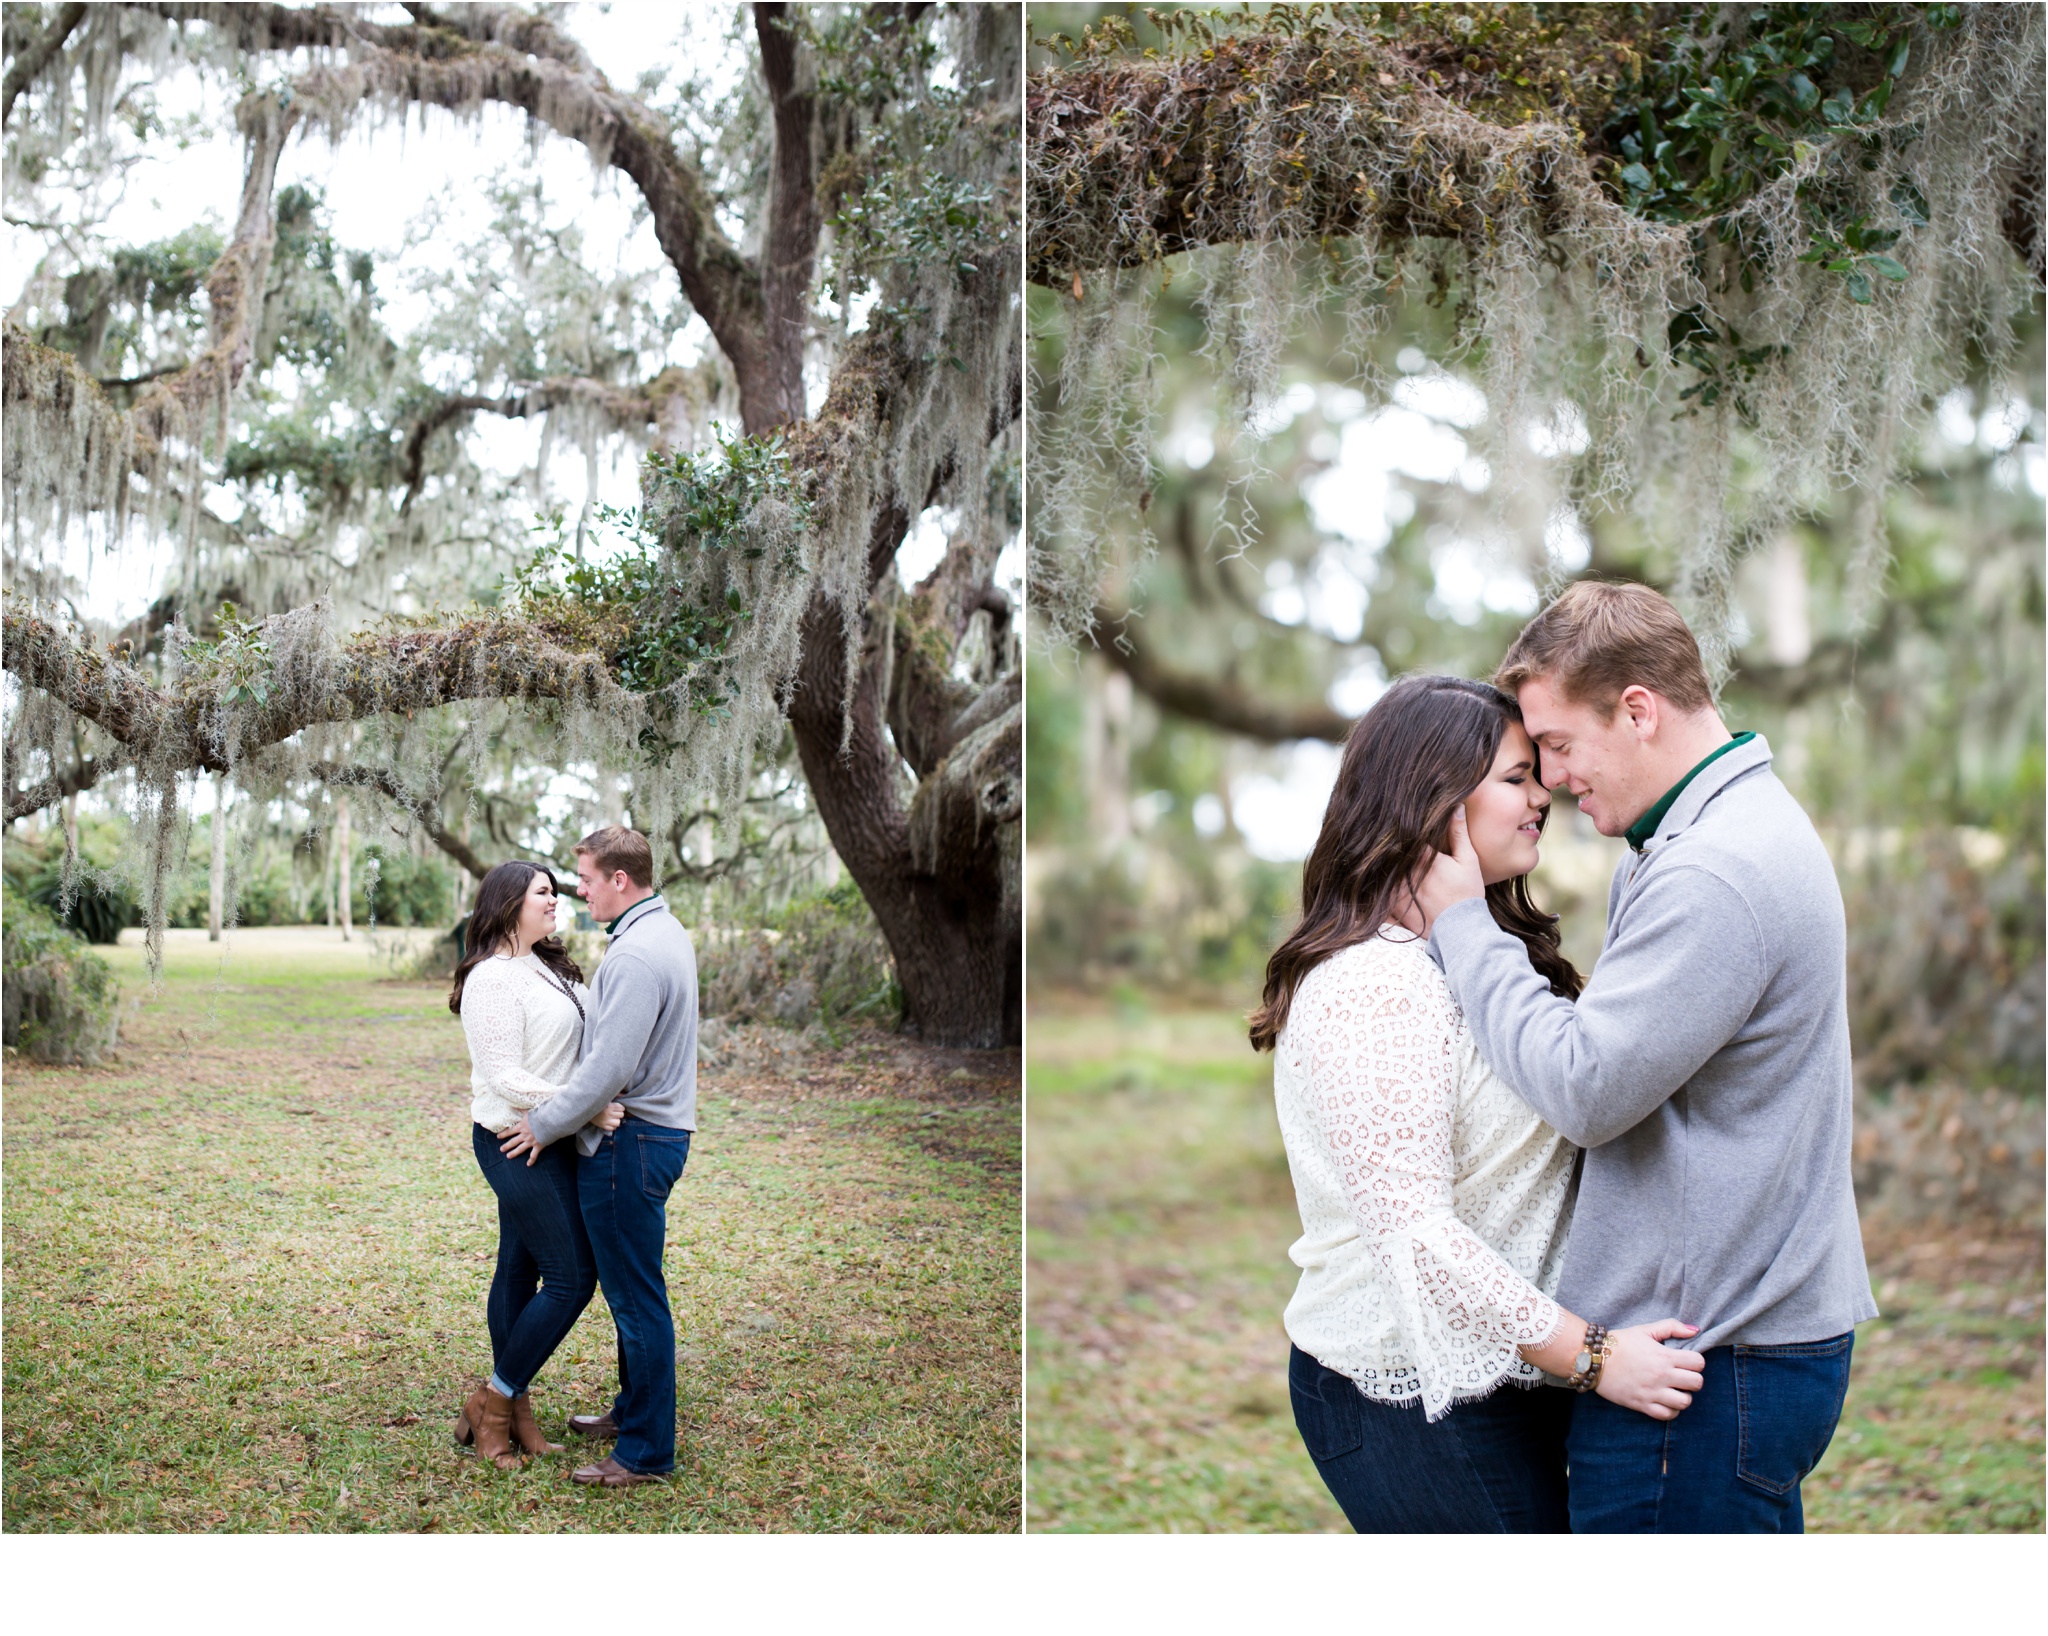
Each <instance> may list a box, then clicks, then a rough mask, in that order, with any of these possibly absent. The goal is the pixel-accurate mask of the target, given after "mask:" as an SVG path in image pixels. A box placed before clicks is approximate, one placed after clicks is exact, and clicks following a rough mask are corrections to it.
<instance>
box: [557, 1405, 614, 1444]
mask: <svg viewBox="0 0 2048 1636" xmlns="http://www.w3.org/2000/svg"><path fill="white" fill-rule="evenodd" d="M569 1429H570V1430H571V1431H572V1432H574V1433H575V1434H576V1435H577V1436H578V1437H599V1438H612V1437H617V1436H618V1435H619V1423H618V1422H617V1421H616V1420H614V1419H612V1412H611V1410H609V1409H607V1410H605V1412H604V1413H603V1414H572V1415H571V1416H569Z"/></svg>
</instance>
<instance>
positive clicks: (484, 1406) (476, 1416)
mask: <svg viewBox="0 0 2048 1636" xmlns="http://www.w3.org/2000/svg"><path fill="white" fill-rule="evenodd" d="M455 1441H456V1442H458V1443H474V1444H475V1445H476V1452H477V1454H478V1455H479V1456H480V1457H481V1458H483V1459H486V1460H488V1461H490V1462H491V1464H492V1465H494V1466H496V1467H497V1468H498V1469H499V1470H500V1471H517V1470H518V1469H519V1467H520V1465H521V1464H522V1462H521V1460H520V1458H519V1456H518V1455H517V1454H515V1453H513V1452H512V1400H511V1399H510V1398H508V1397H501V1396H499V1395H498V1394H497V1393H496V1392H494V1391H492V1390H491V1389H490V1387H489V1386H487V1385H485V1386H479V1387H477V1389H476V1390H475V1391H473V1392H471V1393H470V1394H469V1401H468V1402H467V1403H465V1404H463V1406H462V1413H461V1414H460V1415H458V1416H457V1417H456V1421H455Z"/></svg>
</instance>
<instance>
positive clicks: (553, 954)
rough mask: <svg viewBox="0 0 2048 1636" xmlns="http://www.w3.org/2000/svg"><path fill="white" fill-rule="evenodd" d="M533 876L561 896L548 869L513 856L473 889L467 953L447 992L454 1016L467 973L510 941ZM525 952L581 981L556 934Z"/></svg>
mask: <svg viewBox="0 0 2048 1636" xmlns="http://www.w3.org/2000/svg"><path fill="white" fill-rule="evenodd" d="M535 875H546V876H547V877H548V879H549V880H551V881H554V882H555V896H557V897H560V896H561V895H562V883H561V882H560V881H556V880H555V877H554V874H553V872H552V871H550V870H546V869H543V868H541V866H540V865H539V864H537V863H525V862H522V861H521V860H519V859H516V858H515V859H514V860H513V861H512V862H510V863H501V864H499V865H497V866H496V867H495V868H494V869H492V871H491V872H490V873H489V874H488V875H486V876H484V879H483V884H482V885H481V886H479V887H478V888H477V889H476V907H475V908H474V909H472V910H471V911H470V912H469V934H468V938H467V942H468V944H469V952H468V953H466V954H465V955H463V957H462V959H461V961H460V962H458V963H457V965H456V967H455V986H454V987H453V988H452V989H450V990H449V991H448V1009H449V1010H450V1011H452V1012H454V1013H455V1015H456V1016H458V1017H459V1016H461V1015H462V985H463V984H464V983H466V982H468V981H469V974H470V973H471V972H472V971H474V970H475V969H476V968H477V967H478V966H480V965H482V964H483V963H484V962H485V961H486V960H488V959H490V958H491V956H492V955H494V954H496V953H497V952H498V949H499V947H500V946H501V945H503V944H508V943H510V942H511V941H512V929H513V927H515V926H517V925H518V924H519V911H520V910H521V909H522V908H524V907H525V904H526V894H527V893H528V892H529V891H531V890H532V889H533V877H534V876H535ZM527 952H528V953H529V954H535V955H538V956H539V957H540V963H541V964H542V965H544V966H546V967H547V968H548V970H549V971H551V972H553V973H554V974H555V975H556V976H557V977H559V978H561V979H562V981H563V982H565V983H580V982H582V981H583V968H582V967H581V966H579V965H577V964H576V962H575V961H574V960H572V959H571V958H570V957H569V951H568V949H566V948H565V947H563V944H562V940H561V939H560V938H559V937H552V936H550V937H544V938H542V939H541V940H540V941H539V942H538V943H536V944H534V946H533V947H532V948H531V949H529V950H528V951H527Z"/></svg>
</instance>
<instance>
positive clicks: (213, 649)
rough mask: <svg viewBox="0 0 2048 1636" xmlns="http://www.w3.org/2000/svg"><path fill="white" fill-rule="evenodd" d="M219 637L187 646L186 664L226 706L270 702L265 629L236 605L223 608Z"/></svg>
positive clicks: (268, 652) (269, 656)
mask: <svg viewBox="0 0 2048 1636" xmlns="http://www.w3.org/2000/svg"><path fill="white" fill-rule="evenodd" d="M215 623H216V626H217V628H218V630H219V635H218V637H217V638H216V639H215V640H213V641H211V642H188V643H186V644H185V653H184V658H185V664H186V667H187V669H188V670H190V671H192V672H193V673H195V674H196V675H197V676H198V677H199V678H200V679H201V681H202V682H204V683H205V684H206V685H208V686H210V687H212V688H213V689H214V690H215V694H216V696H217V697H218V698H219V700H220V702H221V703H222V704H226V705H242V704H253V705H263V704H267V703H269V702H270V662H271V654H270V643H269V641H268V640H266V639H265V637H264V636H263V634H262V631H261V628H260V627H259V626H258V625H257V624H256V623H255V622H254V621H251V620H247V619H244V618H243V617H242V615H241V610H240V609H239V608H237V607H236V606H235V605H234V604H233V603H232V602H223V603H222V604H221V605H220V615H219V618H218V619H217V620H216V621H215Z"/></svg>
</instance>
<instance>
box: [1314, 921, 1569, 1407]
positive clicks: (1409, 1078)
mask: <svg viewBox="0 0 2048 1636" xmlns="http://www.w3.org/2000/svg"><path fill="white" fill-rule="evenodd" d="M1331 976H1332V978H1333V979H1334V978H1336V977H1337V976H1338V974H1337V973H1334V972H1333V973H1332V974H1331ZM1436 988H1437V991H1436V992H1432V987H1431V985H1429V984H1427V983H1426V982H1424V981H1422V980H1420V979H1419V978H1418V977H1417V975H1415V974H1413V973H1411V972H1406V971H1403V970H1401V969H1399V968H1398V967H1396V966H1394V965H1393V964H1392V963H1391V962H1379V961H1374V960H1372V959H1370V958H1367V959H1366V960H1364V961H1362V962H1359V963H1358V966H1357V967H1356V968H1355V969H1354V970H1348V971H1347V972H1346V973H1345V974H1344V982H1343V988H1342V992H1341V993H1338V992H1336V991H1335V990H1334V989H1332V990H1331V991H1330V992H1328V993H1327V994H1326V995H1320V996H1318V997H1317V998H1318V1000H1319V1001H1320V1002H1321V1003H1319V1004H1316V1005H1314V1006H1312V1007H1311V1008H1310V1014H1309V1015H1306V1016H1304V1017H1303V1018H1302V1021H1303V1022H1304V1023H1305V1024H1307V1028H1306V1029H1305V1030H1304V1035H1305V1037H1304V1040H1303V1046H1302V1051H1301V1056H1300V1059H1299V1061H1300V1065H1301V1067H1302V1069H1303V1070H1304V1072H1305V1075H1306V1078H1307V1081H1308V1088H1309V1094H1310V1097H1311V1098H1312V1100H1313V1101H1314V1103H1315V1105H1316V1107H1317V1109H1318V1111H1319V1112H1320V1114H1321V1116H1322V1127H1323V1138H1324V1140H1325V1141H1326V1142H1327V1143H1328V1145H1329V1151H1330V1155H1331V1157H1332V1158H1333V1159H1334V1161H1335V1163H1336V1168H1337V1173H1338V1175H1339V1177H1340V1178H1341V1180H1342V1183H1343V1188H1344V1193H1345V1196H1346V1197H1347V1198H1348V1199H1349V1200H1350V1201H1351V1212H1352V1215H1353V1217H1354V1218H1355V1219H1356V1221H1357V1224H1358V1231H1359V1235H1360V1237H1361V1239H1362V1240H1363V1241H1364V1242H1365V1244H1366V1246H1367V1247H1368V1248H1369V1249H1370V1250H1371V1251H1372V1253H1373V1255H1374V1256H1375V1257H1376V1258H1377V1260H1378V1262H1379V1264H1380V1266H1381V1268H1382V1269H1383V1270H1384V1271H1385V1273H1386V1274H1387V1277H1388V1279H1389V1281H1390V1283H1391V1286H1392V1290H1393V1293H1394V1300H1393V1302H1392V1310H1393V1312H1394V1315H1395V1317H1396V1321H1397V1322H1398V1323H1399V1324H1400V1326H1401V1329H1402V1332H1403V1338H1404V1340H1405V1341H1406V1343H1407V1350H1408V1351H1409V1353H1410V1355H1411V1356H1412V1357H1413V1358H1414V1360H1415V1367H1416V1373H1417V1375H1418V1376H1419V1377H1420V1380H1421V1384H1422V1401H1423V1408H1424V1410H1425V1412H1426V1413H1427V1414H1428V1416H1429V1418H1430V1419H1432V1420H1435V1419H1437V1418H1438V1417H1439V1416H1441V1415H1442V1414H1443V1413H1444V1411H1445V1410H1446V1409H1448V1408H1449V1407H1450V1405H1451V1403H1452V1402H1453V1401H1455V1400H1457V1399H1460V1398H1469V1397H1472V1396H1477V1395H1482V1394H1483V1393H1484V1392H1485V1391H1487V1390H1489V1389H1490V1388H1491V1387H1493V1386H1494V1385H1496V1384H1498V1382H1499V1381H1500V1380H1501V1379H1502V1378H1503V1377H1504V1376H1505V1375H1506V1374H1507V1372H1508V1371H1509V1370H1511V1369H1512V1368H1513V1367H1514V1365H1515V1364H1516V1363H1517V1362H1518V1361H1519V1354H1518V1353H1517V1352H1516V1350H1515V1348H1516V1347H1517V1346H1536V1345H1541V1344H1542V1343H1543V1342H1545V1341H1547V1340H1549V1339H1550V1337H1551V1336H1552V1335H1553V1334H1554V1333H1555V1332H1556V1330H1557V1325H1558V1321H1559V1318H1560V1313H1559V1309H1558V1306H1557V1303H1556V1302H1555V1301H1553V1300H1551V1299H1550V1298H1549V1297H1548V1296H1546V1295H1545V1294H1543V1292H1542V1291H1541V1290H1539V1289H1537V1288H1536V1287H1535V1286H1534V1285H1533V1284H1531V1283H1529V1282H1528V1280H1527V1279H1525V1278H1523V1277H1522V1276H1521V1275H1520V1274H1519V1273H1517V1272H1516V1271H1515V1270H1514V1269H1513V1268H1512V1267H1510V1266H1509V1265H1508V1264H1507V1262H1506V1261H1504V1260H1502V1259H1501V1257H1500V1256H1499V1255H1498V1254H1496V1253H1495V1252H1494V1251H1493V1250H1492V1249H1491V1248H1489V1247H1488V1246H1487V1244H1486V1243H1485V1242H1484V1241H1483V1240H1481V1239H1480V1237H1479V1236H1478V1234H1476V1233H1475V1232H1473V1231H1472V1229H1471V1228H1470V1227H1468V1226H1466V1225H1465V1223H1464V1222H1463V1221H1461V1220H1459V1218H1458V1216H1457V1215H1456V1213H1455V1212H1454V1211H1453V1209H1452V1184H1453V1183H1454V1181H1455V1180H1456V1176H1457V1169H1456V1162H1455V1156H1454V1152H1453V1148H1452V1140H1451V1138H1452V1131H1453V1127H1454V1124H1455V1119H1456V1112H1457V1105H1458V1084H1457V1061H1458V1059H1457V1043H1456V1041H1457V1033H1458V1028H1459V1020H1458V1016H1457V1013H1456V1011H1455V1009H1454V1007H1453V1004H1452V1001H1451V999H1450V995H1449V992H1448V990H1444V989H1442V988H1441V985H1436Z"/></svg>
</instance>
